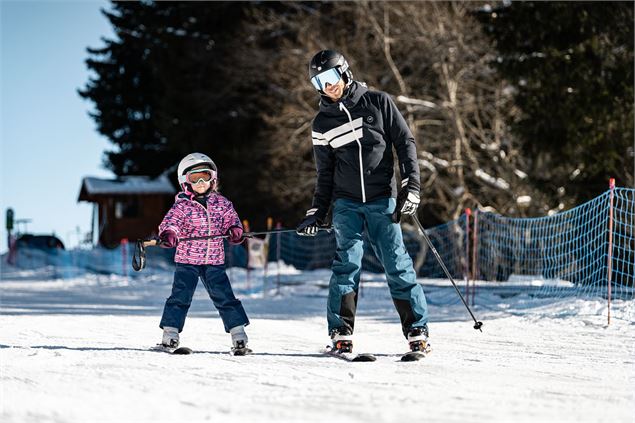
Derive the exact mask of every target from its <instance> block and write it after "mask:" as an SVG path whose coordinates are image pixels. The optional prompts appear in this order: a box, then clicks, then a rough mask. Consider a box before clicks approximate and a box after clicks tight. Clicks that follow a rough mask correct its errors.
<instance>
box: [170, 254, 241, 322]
mask: <svg viewBox="0 0 635 423" xmlns="http://www.w3.org/2000/svg"><path fill="white" fill-rule="evenodd" d="M199 277H200V278H201V280H202V281H203V285H205V289H206V290H207V293H208V294H209V297H210V298H211V299H212V301H213V302H214V306H215V307H216V309H217V310H218V313H219V314H220V318H221V319H222V321H223V325H224V326H225V332H227V333H229V329H231V328H233V327H236V326H240V325H248V324H249V319H248V318H247V314H246V313H245V309H244V308H243V305H242V303H241V302H240V300H238V299H237V298H236V297H235V296H234V291H233V290H232V287H231V284H230V283H229V278H228V277H227V273H225V266H224V265H220V266H213V265H194V264H183V263H176V270H175V271H174V282H173V283H172V294H171V295H170V296H169V297H168V299H167V301H166V302H165V307H164V308H163V317H162V318H161V323H160V324H159V326H160V327H161V328H164V327H166V326H167V327H173V328H177V329H178V330H179V332H181V331H182V330H183V325H184V324H185V317H186V316H187V312H188V310H189V309H190V304H192V297H193V296H194V291H195V290H196V285H197V284H198V278H199Z"/></svg>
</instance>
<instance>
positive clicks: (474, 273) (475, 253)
mask: <svg viewBox="0 0 635 423" xmlns="http://www.w3.org/2000/svg"><path fill="white" fill-rule="evenodd" d="M477 279H478V209H476V210H474V229H473V230H472V305H474V297H475V296H476V280H477Z"/></svg>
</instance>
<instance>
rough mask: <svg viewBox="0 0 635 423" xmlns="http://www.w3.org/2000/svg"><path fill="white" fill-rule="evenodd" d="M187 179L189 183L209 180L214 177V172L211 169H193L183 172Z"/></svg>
mask: <svg viewBox="0 0 635 423" xmlns="http://www.w3.org/2000/svg"><path fill="white" fill-rule="evenodd" d="M185 175H186V176H187V181H188V182H189V183H191V184H198V183H199V182H200V181H203V182H209V181H211V180H212V179H216V172H215V171H213V170H212V169H194V170H190V171H189V172H187V173H186V174H185Z"/></svg>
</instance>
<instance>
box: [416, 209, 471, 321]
mask: <svg viewBox="0 0 635 423" xmlns="http://www.w3.org/2000/svg"><path fill="white" fill-rule="evenodd" d="M412 220H414V221H415V223H416V224H417V226H418V227H419V233H421V235H422V236H423V238H424V239H425V240H426V242H427V243H428V246H429V247H430V249H431V250H432V253H433V254H434V256H435V257H436V259H437V261H438V262H439V264H440V265H441V268H442V269H443V271H444V272H445V276H447V277H448V279H449V280H450V282H452V285H453V286H454V289H456V293H457V294H459V297H460V298H461V301H463V305H465V308H467V311H468V312H469V313H470V316H472V319H473V320H474V329H478V330H480V331H481V332H483V330H482V329H481V326H483V322H479V321H478V320H476V317H474V313H472V310H470V306H468V305H467V303H466V302H465V298H463V295H461V291H459V288H458V287H457V286H456V283H454V279H452V275H450V272H449V271H448V268H447V267H445V263H443V260H441V256H440V255H439V253H438V252H437V249H436V248H434V245H432V241H431V240H430V238H429V237H428V234H426V231H425V229H423V225H422V224H421V222H419V218H418V217H417V215H416V214H413V215H412Z"/></svg>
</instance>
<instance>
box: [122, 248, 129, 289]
mask: <svg viewBox="0 0 635 423" xmlns="http://www.w3.org/2000/svg"><path fill="white" fill-rule="evenodd" d="M121 268H122V270H123V272H122V273H123V275H124V276H125V277H126V281H127V280H128V238H122V239H121Z"/></svg>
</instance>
